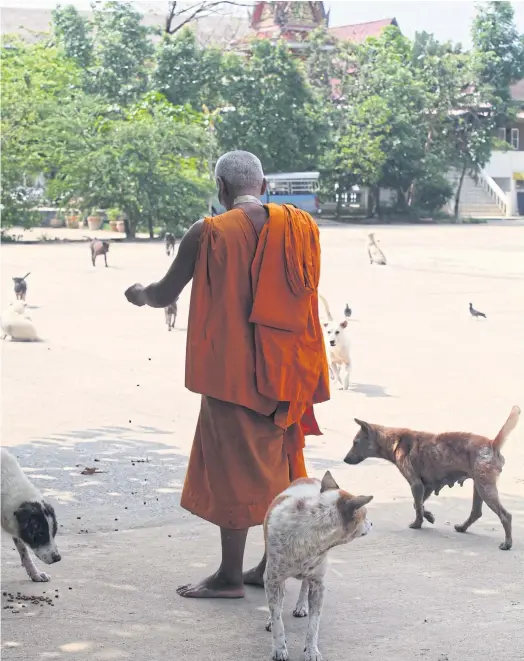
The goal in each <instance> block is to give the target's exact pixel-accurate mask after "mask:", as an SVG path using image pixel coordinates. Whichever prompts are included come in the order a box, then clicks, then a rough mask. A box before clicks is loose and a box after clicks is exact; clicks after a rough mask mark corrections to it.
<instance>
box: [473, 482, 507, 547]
mask: <svg viewBox="0 0 524 661" xmlns="http://www.w3.org/2000/svg"><path fill="white" fill-rule="evenodd" d="M474 481H475V487H476V490H477V491H478V494H479V496H480V497H481V498H482V500H483V501H484V502H485V503H486V505H487V506H488V507H489V508H490V510H491V511H492V512H495V514H496V515H497V516H498V517H499V519H500V522H501V523H502V527H503V528H504V533H505V535H506V538H505V540H504V541H503V542H502V544H500V545H499V549H500V550H501V551H509V549H510V548H511V546H512V545H513V540H512V537H511V518H512V517H511V514H510V513H509V512H508V511H507V510H506V509H505V508H504V507H503V506H502V504H501V502H500V498H499V492H498V489H497V485H496V483H495V481H494V480H493V481H492V482H488V483H487V484H486V483H485V482H480V480H478V478H477V477H475V478H474Z"/></svg>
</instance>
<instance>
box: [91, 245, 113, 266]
mask: <svg viewBox="0 0 524 661" xmlns="http://www.w3.org/2000/svg"><path fill="white" fill-rule="evenodd" d="M108 252H109V241H103V240H101V239H93V240H92V241H91V262H92V263H93V266H96V258H97V257H98V256H99V255H103V256H104V262H105V265H106V268H107V253H108Z"/></svg>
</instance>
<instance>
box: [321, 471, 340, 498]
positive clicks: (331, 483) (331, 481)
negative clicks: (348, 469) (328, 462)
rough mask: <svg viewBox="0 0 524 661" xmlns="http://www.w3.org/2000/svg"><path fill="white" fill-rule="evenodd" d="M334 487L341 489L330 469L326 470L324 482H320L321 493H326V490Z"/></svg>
mask: <svg viewBox="0 0 524 661" xmlns="http://www.w3.org/2000/svg"><path fill="white" fill-rule="evenodd" d="M330 489H331V490H332V489H340V487H339V486H338V484H337V483H336V482H335V478H334V477H333V475H331V473H330V472H329V471H326V473H325V475H324V477H323V478H322V482H321V484H320V493H324V491H329V490H330Z"/></svg>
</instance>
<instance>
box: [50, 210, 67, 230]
mask: <svg viewBox="0 0 524 661" xmlns="http://www.w3.org/2000/svg"><path fill="white" fill-rule="evenodd" d="M49 225H50V226H51V227H63V226H64V225H65V213H64V210H63V209H58V210H57V212H56V214H55V216H54V218H51V220H50V221H49Z"/></svg>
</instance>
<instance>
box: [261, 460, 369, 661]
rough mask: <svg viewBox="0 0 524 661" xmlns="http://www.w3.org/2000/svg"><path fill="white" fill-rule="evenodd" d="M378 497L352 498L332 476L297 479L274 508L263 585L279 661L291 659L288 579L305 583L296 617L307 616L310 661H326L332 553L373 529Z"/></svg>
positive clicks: (269, 520) (267, 521) (307, 658)
mask: <svg viewBox="0 0 524 661" xmlns="http://www.w3.org/2000/svg"><path fill="white" fill-rule="evenodd" d="M372 498H373V496H352V495H351V494H349V493H347V491H343V490H342V489H340V488H339V486H338V484H337V483H336V482H335V480H334V479H333V477H332V475H331V473H330V472H329V471H328V472H327V473H326V474H325V475H324V477H323V478H322V481H320V480H317V479H314V478H302V479H300V480H296V481H295V482H293V484H291V486H289V487H288V488H287V489H286V490H285V491H284V492H283V493H281V494H280V495H279V496H277V497H276V498H275V500H274V501H273V503H272V504H271V505H270V507H269V510H268V512H267V514H266V519H265V521H264V533H265V540H266V554H267V564H266V570H265V573H264V585H265V590H266V596H267V603H268V606H269V619H268V623H267V625H266V629H267V630H268V631H271V632H272V635H273V647H272V654H271V658H272V659H273V660H274V661H287V659H288V658H289V656H288V651H287V646H286V637H285V632H284V623H283V621H282V604H283V601H284V585H285V581H286V579H288V578H291V577H293V578H298V579H300V580H301V581H302V586H301V588H300V595H299V597H298V601H297V604H296V606H295V610H294V611H293V615H294V616H295V617H306V616H307V615H308V613H309V626H308V631H307V635H306V644H305V649H304V651H305V661H322V656H321V654H320V652H319V650H318V629H319V624H320V612H321V609H322V601H323V598H324V575H325V573H326V566H327V552H328V551H329V549H331V548H333V547H334V546H338V545H340V544H347V543H348V542H350V541H352V540H353V539H355V538H356V537H361V536H363V535H366V534H367V533H368V532H369V531H370V530H371V523H370V521H369V520H368V518H367V514H366V508H365V507H364V506H365V505H367V504H368V503H369V501H370V500H371V499H372Z"/></svg>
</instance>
